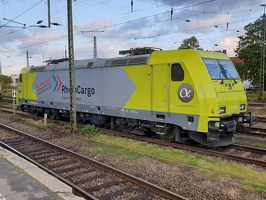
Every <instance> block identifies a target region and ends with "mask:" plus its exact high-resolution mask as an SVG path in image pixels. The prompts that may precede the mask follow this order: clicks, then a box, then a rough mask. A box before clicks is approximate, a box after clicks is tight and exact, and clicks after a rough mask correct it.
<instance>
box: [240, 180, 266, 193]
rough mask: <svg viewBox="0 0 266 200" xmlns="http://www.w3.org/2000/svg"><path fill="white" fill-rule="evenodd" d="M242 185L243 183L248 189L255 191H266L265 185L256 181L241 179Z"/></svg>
mask: <svg viewBox="0 0 266 200" xmlns="http://www.w3.org/2000/svg"><path fill="white" fill-rule="evenodd" d="M240 185H242V186H243V187H244V188H246V189H247V190H249V191H253V192H261V193H265V191H266V186H265V185H260V184H257V183H254V182H247V181H241V182H240Z"/></svg>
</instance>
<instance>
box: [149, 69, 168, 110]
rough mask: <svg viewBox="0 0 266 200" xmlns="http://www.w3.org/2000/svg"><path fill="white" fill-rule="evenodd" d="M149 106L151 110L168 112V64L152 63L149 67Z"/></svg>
mask: <svg viewBox="0 0 266 200" xmlns="http://www.w3.org/2000/svg"><path fill="white" fill-rule="evenodd" d="M151 71H152V81H151V87H152V88H151V91H152V93H151V108H152V111H155V112H156V111H157V112H170V111H169V105H170V103H169V91H170V82H169V66H168V65H167V64H159V65H153V66H152V67H151Z"/></svg>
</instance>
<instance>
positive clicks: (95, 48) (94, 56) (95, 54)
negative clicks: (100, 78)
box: [93, 36, 97, 59]
mask: <svg viewBox="0 0 266 200" xmlns="http://www.w3.org/2000/svg"><path fill="white" fill-rule="evenodd" d="M96 58H97V41H96V36H94V37H93V59H96Z"/></svg>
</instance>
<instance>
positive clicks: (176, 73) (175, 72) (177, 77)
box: [171, 63, 184, 81]
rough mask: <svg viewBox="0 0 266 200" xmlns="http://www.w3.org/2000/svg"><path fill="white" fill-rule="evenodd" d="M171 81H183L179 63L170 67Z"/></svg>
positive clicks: (182, 72)
mask: <svg viewBox="0 0 266 200" xmlns="http://www.w3.org/2000/svg"><path fill="white" fill-rule="evenodd" d="M171 79H172V81H183V80H184V70H183V68H182V66H181V65H180V64H179V63H176V64H173V65H172V66H171Z"/></svg>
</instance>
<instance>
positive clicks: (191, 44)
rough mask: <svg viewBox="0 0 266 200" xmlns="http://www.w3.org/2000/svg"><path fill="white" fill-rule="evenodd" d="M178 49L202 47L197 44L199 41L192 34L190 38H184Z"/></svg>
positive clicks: (199, 48) (198, 48)
mask: <svg viewBox="0 0 266 200" xmlns="http://www.w3.org/2000/svg"><path fill="white" fill-rule="evenodd" d="M178 49H197V50H202V48H201V47H200V45H199V41H198V39H197V38H196V37H195V36H192V37H190V38H187V39H184V40H183V42H182V44H181V45H180V47H179V48H178Z"/></svg>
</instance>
